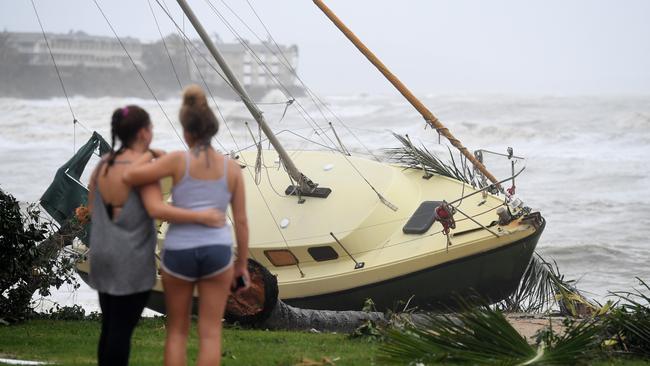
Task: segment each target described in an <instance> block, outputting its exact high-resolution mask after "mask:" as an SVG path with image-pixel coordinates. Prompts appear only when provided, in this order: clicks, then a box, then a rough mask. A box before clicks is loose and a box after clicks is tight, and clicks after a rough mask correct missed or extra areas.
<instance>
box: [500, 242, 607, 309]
mask: <svg viewBox="0 0 650 366" xmlns="http://www.w3.org/2000/svg"><path fill="white" fill-rule="evenodd" d="M554 306H557V307H559V309H560V311H561V313H562V314H564V315H570V316H574V317H575V316H583V315H589V314H593V313H595V312H597V311H598V309H599V306H598V305H597V304H594V303H593V302H592V301H590V300H588V299H587V298H585V297H584V296H583V295H582V294H581V293H580V291H579V290H578V289H577V287H576V285H575V281H573V280H566V279H565V278H564V275H563V274H562V273H560V270H559V268H558V266H557V263H556V262H553V264H551V263H549V262H547V261H546V260H544V258H542V257H541V256H540V255H539V254H537V253H535V255H534V256H533V258H532V259H531V261H530V263H529V264H528V267H527V268H526V271H525V272H524V274H523V276H522V278H521V281H520V283H519V286H518V287H517V290H516V291H515V292H514V293H513V294H512V295H511V296H510V297H508V298H506V299H505V300H503V301H501V302H500V303H498V304H496V307H497V308H498V309H500V310H502V311H505V312H527V313H542V312H546V311H548V310H550V309H551V308H552V307H554Z"/></svg>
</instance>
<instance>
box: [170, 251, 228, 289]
mask: <svg viewBox="0 0 650 366" xmlns="http://www.w3.org/2000/svg"><path fill="white" fill-rule="evenodd" d="M232 263H233V261H232V248H231V247H230V246H229V245H209V246H203V247H198V248H192V249H181V250H163V253H162V260H161V263H160V265H161V266H162V268H163V269H164V270H165V272H167V273H169V274H170V275H172V276H174V277H178V278H180V279H183V280H186V281H197V280H200V279H202V278H207V277H211V276H216V275H218V274H219V273H221V272H224V271H225V270H227V269H228V268H229V267H230V265H231V264H232Z"/></svg>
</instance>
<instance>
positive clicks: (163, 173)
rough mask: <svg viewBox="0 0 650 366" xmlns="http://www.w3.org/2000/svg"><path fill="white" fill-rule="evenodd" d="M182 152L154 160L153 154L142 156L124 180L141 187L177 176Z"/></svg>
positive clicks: (125, 173) (126, 173)
mask: <svg viewBox="0 0 650 366" xmlns="http://www.w3.org/2000/svg"><path fill="white" fill-rule="evenodd" d="M182 154H183V153H182V152H178V151H176V152H173V153H169V154H165V155H163V156H161V157H160V158H158V159H155V160H153V161H152V159H153V155H152V154H151V152H146V153H144V154H142V156H140V157H139V158H138V159H137V160H135V161H134V162H133V163H132V164H131V166H130V167H128V168H127V169H126V171H125V172H124V175H123V176H122V179H123V180H124V182H125V183H126V184H128V185H130V186H141V185H145V184H149V183H154V182H157V181H159V180H161V179H162V178H164V177H169V176H175V175H176V172H177V170H178V167H179V164H180V162H181V161H180V159H182V158H183V155H182Z"/></svg>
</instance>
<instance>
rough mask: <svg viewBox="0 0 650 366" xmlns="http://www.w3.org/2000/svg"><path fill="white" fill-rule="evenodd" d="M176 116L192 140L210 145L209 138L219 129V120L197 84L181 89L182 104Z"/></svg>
mask: <svg viewBox="0 0 650 366" xmlns="http://www.w3.org/2000/svg"><path fill="white" fill-rule="evenodd" d="M178 118H179V119H180V121H181V125H182V126H183V129H184V130H185V132H187V134H188V135H189V136H190V137H191V138H192V140H193V141H192V142H194V143H196V144H198V145H210V140H212V137H214V135H216V134H217V132H218V131H219V121H218V120H217V116H215V115H214V113H213V112H212V110H211V109H210V106H208V99H207V98H206V96H205V93H204V92H203V89H201V87H200V86H198V85H190V86H188V87H186V88H185V90H183V105H182V106H181V111H180V113H179V116H178Z"/></svg>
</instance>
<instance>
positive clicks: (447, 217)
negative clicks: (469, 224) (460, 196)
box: [436, 202, 456, 235]
mask: <svg viewBox="0 0 650 366" xmlns="http://www.w3.org/2000/svg"><path fill="white" fill-rule="evenodd" d="M454 213H455V210H454V208H453V207H452V206H450V205H449V204H448V203H446V202H445V203H443V204H441V205H440V206H438V207H436V220H438V221H440V224H442V232H443V233H444V234H445V235H449V230H450V229H455V228H456V220H454Z"/></svg>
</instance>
